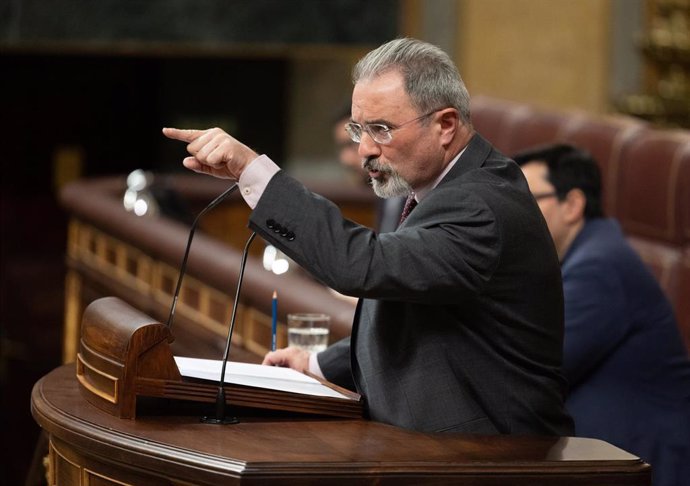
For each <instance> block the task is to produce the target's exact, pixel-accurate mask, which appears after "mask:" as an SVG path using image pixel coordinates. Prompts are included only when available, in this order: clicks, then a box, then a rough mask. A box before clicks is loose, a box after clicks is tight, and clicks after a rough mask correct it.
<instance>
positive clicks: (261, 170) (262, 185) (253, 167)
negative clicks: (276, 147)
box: [237, 155, 280, 209]
mask: <svg viewBox="0 0 690 486" xmlns="http://www.w3.org/2000/svg"><path fill="white" fill-rule="evenodd" d="M279 170H280V167H278V166H277V165H276V164H275V162H273V161H272V160H271V159H269V158H268V156H266V155H260V156H258V157H257V158H255V159H254V160H252V161H251V162H250V163H249V165H248V166H247V168H246V169H244V171H242V174H241V175H240V179H239V181H237V183H238V184H239V186H240V193H241V194H242V197H243V198H244V201H245V202H246V203H247V205H248V206H249V207H250V208H252V209H254V208H255V207H256V205H257V204H258V202H259V199H261V195H262V194H263V193H264V191H265V190H266V186H267V185H268V183H269V181H270V180H271V178H272V177H273V176H274V175H275V174H276V172H278V171H279Z"/></svg>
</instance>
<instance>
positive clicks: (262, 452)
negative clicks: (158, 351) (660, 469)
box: [31, 365, 650, 486]
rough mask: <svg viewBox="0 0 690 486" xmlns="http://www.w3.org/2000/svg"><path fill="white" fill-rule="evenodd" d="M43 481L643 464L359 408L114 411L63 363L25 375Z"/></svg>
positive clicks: (573, 442) (559, 480)
mask: <svg viewBox="0 0 690 486" xmlns="http://www.w3.org/2000/svg"><path fill="white" fill-rule="evenodd" d="M31 405H32V413H33V415H34V418H35V419H36V421H37V422H38V423H39V425H41V427H43V429H44V430H45V431H47V433H48V434H49V437H50V451H51V452H50V459H51V466H50V472H49V474H50V477H51V484H55V485H57V486H66V485H70V486H74V485H84V486H86V485H88V484H91V485H93V484H104V485H115V484H117V485H122V484H131V485H186V486H189V485H214V486H215V485H220V484H223V485H226V484H237V485H270V484H281V485H282V484H288V485H290V484H292V485H297V484H319V485H322V484H326V485H328V484H333V485H341V484H345V485H347V484H380V485H420V484H433V485H447V484H458V485H473V486H481V485H499V484H500V485H506V484H509V485H518V486H519V485H547V484H548V485H562V486H570V485H631V486H632V485H634V486H642V485H649V484H650V467H649V465H647V464H645V463H644V462H642V461H641V460H640V459H638V458H637V457H635V456H633V455H631V454H628V453H626V452H625V451H622V450H620V449H617V448H615V447H613V446H611V445H609V444H607V443H605V442H602V441H599V440H594V439H583V438H568V437H565V438H563V437H561V438H559V437H510V436H470V435H459V434H458V435H456V434H422V433H417V432H411V431H407V430H403V429H400V428H397V427H392V426H388V425H384V424H380V423H375V422H371V421H365V420H359V419H335V418H317V417H313V416H310V417H307V416H299V415H294V416H291V415H286V414H281V415H280V416H277V415H266V414H263V415H249V416H241V417H240V419H241V420H240V423H239V424H236V425H230V426H219V425H209V424H203V423H201V422H200V421H199V417H198V416H197V415H194V414H189V413H177V412H172V413H171V411H168V412H167V413H162V411H159V413H156V414H148V415H144V414H139V415H138V418H137V419H136V420H126V419H120V418H118V417H116V416H114V415H111V414H109V413H107V412H105V411H103V410H101V409H99V408H97V407H95V406H93V405H92V404H90V403H89V402H87V401H86V400H85V399H84V397H83V396H82V394H81V393H80V392H79V385H78V383H77V380H76V378H75V367H74V365H65V366H63V367H60V368H57V369H56V370H54V371H52V372H51V373H49V374H48V375H46V376H45V377H44V378H42V379H41V380H40V381H38V382H37V383H36V385H35V387H34V390H33V393H32V399H31Z"/></svg>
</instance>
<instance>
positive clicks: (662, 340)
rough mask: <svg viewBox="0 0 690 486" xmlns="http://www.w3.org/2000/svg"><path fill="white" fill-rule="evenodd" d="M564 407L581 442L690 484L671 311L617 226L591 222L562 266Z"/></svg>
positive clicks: (686, 402) (686, 416)
mask: <svg viewBox="0 0 690 486" xmlns="http://www.w3.org/2000/svg"><path fill="white" fill-rule="evenodd" d="M562 272H563V285H564V294H565V357H564V365H565V368H564V369H565V373H566V377H567V378H568V380H569V382H570V385H571V390H570V395H569V397H568V400H567V402H566V403H567V406H568V409H569V410H570V412H571V413H572V414H573V418H574V419H575V429H576V432H577V435H580V436H584V437H594V438H597V439H603V440H605V441H607V442H610V443H612V444H614V445H616V446H618V447H621V448H622V449H625V450H627V451H629V452H632V453H633V454H636V455H639V456H640V457H641V458H643V459H644V460H645V461H647V462H649V463H650V464H651V465H652V475H653V483H654V485H655V486H661V485H675V484H687V483H683V482H682V481H681V478H682V479H683V481H690V361H688V356H687V352H686V350H685V346H684V345H683V342H682V341H681V338H680V334H679V332H678V327H677V326H676V322H675V319H674V317H673V310H672V309H671V305H670V304H669V302H668V301H667V299H666V297H665V296H664V294H663V292H662V290H661V288H660V287H659V285H658V284H657V282H656V280H655V279H654V277H653V275H652V274H651V273H650V272H649V270H648V269H647V268H646V267H645V265H644V264H643V262H642V261H641V260H640V258H639V257H638V256H637V254H636V253H635V252H634V250H633V249H632V248H631V247H630V245H629V244H628V243H627V241H626V240H625V237H624V236H623V233H622V232H621V230H620V227H619V226H618V223H616V222H615V221H613V220H608V219H593V220H590V221H588V222H587V223H586V225H585V226H584V228H583V229H582V230H581V231H580V233H579V234H578V235H577V237H576V238H575V240H574V241H573V243H572V245H571V246H570V248H569V249H568V252H567V253H566V255H565V257H564V259H563V266H562Z"/></svg>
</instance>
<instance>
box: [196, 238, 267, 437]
mask: <svg viewBox="0 0 690 486" xmlns="http://www.w3.org/2000/svg"><path fill="white" fill-rule="evenodd" d="M255 236H256V232H252V234H251V235H249V239H247V243H246V244H245V245H244V251H243V252H242V263H241V264H240V275H239V277H238V279H237V290H236V291H235V302H234V303H233V305H232V316H231V317H230V329H229V330H228V337H227V341H226V343H225V351H224V352H223V365H222V367H221V370H220V381H219V382H218V393H217V394H216V414H215V416H214V417H208V416H206V417H202V418H201V421H202V422H203V423H205V424H223V425H226V424H236V423H238V422H239V420H238V419H237V417H228V416H226V415H225V405H226V404H225V368H226V366H227V364H228V357H229V356H230V343H231V342H232V333H233V331H234V330H235V318H236V317H237V303H238V302H239V301H240V290H241V289H242V280H243V279H244V267H245V265H246V263H247V255H248V254H249V246H250V245H251V244H252V241H254V237H255Z"/></svg>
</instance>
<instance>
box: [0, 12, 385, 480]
mask: <svg viewBox="0 0 690 486" xmlns="http://www.w3.org/2000/svg"><path fill="white" fill-rule="evenodd" d="M397 10H398V2H397V0H373V1H372V0H367V1H360V0H335V1H334V0H330V1H321V0H291V1H282V0H246V1H244V0H234V1H230V0H152V1H146V2H141V1H134V0H129V1H123V0H100V1H98V2H93V1H90V0H53V1H50V2H46V1H41V0H25V1H19V0H9V1H6V2H0V134H2V137H0V146H1V147H2V149H0V162H1V163H2V169H1V171H0V407H1V408H0V430H2V434H0V435H1V436H2V446H3V450H4V451H7V452H5V454H4V455H3V459H2V467H1V470H0V483H1V484H7V485H10V484H12V485H15V484H24V482H25V479H27V472H28V471H29V468H30V465H31V462H32V459H33V455H34V450H35V445H36V442H37V438H38V436H39V428H38V426H37V425H36V424H35V422H34V421H33V419H32V418H31V415H30V407H29V405H30V392H31V388H32V386H33V384H34V383H35V382H36V380H38V379H39V378H40V377H41V376H42V375H43V374H45V373H47V372H48V371H50V370H51V369H53V368H54V367H56V366H58V365H59V364H60V363H61V344H62V314H63V297H64V274H65V268H64V263H63V260H64V255H65V241H66V223H67V216H66V215H65V214H64V213H63V211H62V209H61V208H60V206H59V204H58V201H57V195H58V191H59V187H60V185H61V184H62V183H64V182H66V181H68V180H69V179H70V178H72V177H76V176H80V177H97V176H100V175H106V174H126V173H128V172H129V171H131V170H133V169H138V168H141V169H148V170H154V171H157V172H171V171H178V170H181V169H180V160H181V158H182V156H183V152H184V151H183V146H181V145H180V144H176V143H174V142H170V141H167V140H166V139H164V138H163V137H162V135H161V133H160V130H161V127H163V126H196V127H202V126H203V127H205V126H216V125H219V126H222V127H224V128H226V129H228V130H230V131H232V133H233V134H235V135H236V136H237V137H238V138H240V139H241V140H243V141H244V142H246V143H248V144H250V145H251V146H252V147H254V148H255V149H256V150H258V151H261V152H266V153H270V154H271V155H272V156H274V157H275V159H276V160H278V161H280V160H283V157H284V156H285V152H286V148H285V146H286V127H285V125H286V119H287V118H288V116H289V113H288V110H289V109H290V108H289V107H290V103H289V100H288V96H289V94H288V93H289V91H290V86H289V83H290V76H289V72H290V62H291V61H290V59H291V55H292V54H291V53H292V52H293V50H294V49H304V48H305V46H308V45H320V46H323V45H332V46H335V47H338V46H349V45H363V44H378V43H380V42H383V41H385V40H388V39H390V38H392V37H395V35H396V29H397V17H396V15H397ZM329 109H330V108H329ZM40 452H42V451H40ZM38 459H39V460H40V459H41V457H40V456H39V457H38ZM28 479H29V482H28V483H27V484H43V478H42V477H40V475H39V476H32V477H29V478H28Z"/></svg>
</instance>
